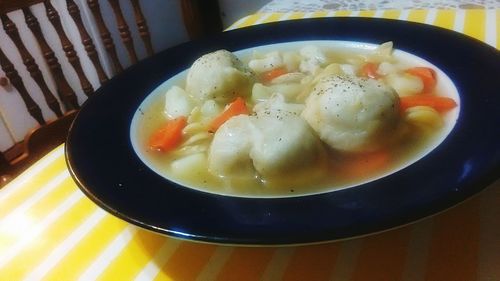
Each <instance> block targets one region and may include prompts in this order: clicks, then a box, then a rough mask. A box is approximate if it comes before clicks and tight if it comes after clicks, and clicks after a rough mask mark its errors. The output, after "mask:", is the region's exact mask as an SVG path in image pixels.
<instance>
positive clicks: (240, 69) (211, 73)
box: [186, 50, 254, 103]
mask: <svg viewBox="0 0 500 281" xmlns="http://www.w3.org/2000/svg"><path fill="white" fill-rule="evenodd" d="M253 81H254V74H253V72H252V71H251V70H250V69H249V68H247V67H245V66H244V64H243V63H242V62H241V61H240V60H239V59H238V58H237V57H236V56H235V55H234V54H233V53H231V52H229V51H226V50H219V51H215V52H213V53H209V54H206V55H204V56H202V57H200V58H199V59H197V60H196V61H195V62H194V63H193V65H192V66H191V68H190V69H189V72H188V74H187V78H186V91H187V92H188V93H189V94H190V95H192V96H193V97H194V98H197V99H199V100H202V101H203V100H208V99H214V100H216V101H217V102H220V103H227V102H229V101H232V100H234V99H235V98H236V97H238V96H242V97H244V96H247V95H248V94H249V93H250V91H251V88H252V84H253Z"/></svg>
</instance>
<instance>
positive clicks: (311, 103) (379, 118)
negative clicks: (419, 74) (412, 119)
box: [302, 75, 399, 152]
mask: <svg viewBox="0 0 500 281" xmlns="http://www.w3.org/2000/svg"><path fill="white" fill-rule="evenodd" d="M398 103H399V98H398V96H397V94H396V93H395V92H394V90H393V89H392V88H391V87H389V86H386V85H385V84H383V83H381V82H379V81H377V80H375V79H365V78H358V77H353V76H340V75H331V76H327V77H324V78H322V79H320V81H319V82H318V83H317V84H316V86H315V87H314V88H313V90H312V92H311V93H310V95H309V96H308V98H307V99H306V108H305V109H304V111H303V112H302V116H303V117H304V118H305V119H306V120H307V122H308V123H309V125H311V127H312V128H313V129H314V130H315V131H316V132H317V133H318V135H319V136H320V138H321V140H323V141H324V142H326V143H327V144H328V145H329V146H330V147H332V148H334V149H337V150H340V151H348V152H363V151H372V150H375V149H377V148H378V147H379V146H380V145H381V144H382V142H383V140H382V139H383V138H381V137H380V136H381V135H382V134H383V133H384V132H388V131H390V130H391V129H393V128H395V127H396V125H397V123H398V118H399V109H398V108H399V106H398Z"/></svg>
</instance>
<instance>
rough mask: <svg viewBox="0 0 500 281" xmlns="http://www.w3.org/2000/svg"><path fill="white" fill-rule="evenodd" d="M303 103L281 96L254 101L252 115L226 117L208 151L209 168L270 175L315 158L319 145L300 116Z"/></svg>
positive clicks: (227, 172) (222, 173) (223, 172)
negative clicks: (260, 101) (250, 169)
mask: <svg viewBox="0 0 500 281" xmlns="http://www.w3.org/2000/svg"><path fill="white" fill-rule="evenodd" d="M302 110H303V105H299V104H287V103H285V102H284V98H283V97H282V96H279V95H278V96H274V97H272V98H271V99H270V100H268V101H266V102H263V103H261V104H258V105H257V106H256V108H255V114H254V115H251V116H245V115H239V116H236V117H233V118H231V119H229V120H228V121H227V122H226V123H224V124H223V125H222V126H221V127H220V128H219V129H218V130H217V132H216V133H215V135H214V139H213V141H212V144H211V146H210V151H209V170H210V171H211V172H212V173H214V174H216V175H218V176H230V175H231V173H235V171H236V174H238V173H239V172H241V171H242V170H246V171H248V170H247V168H248V165H247V164H248V163H251V164H252V166H253V168H254V169H255V170H256V171H257V172H258V174H259V175H261V176H264V177H272V176H275V175H279V174H285V173H288V172H290V171H293V170H294V169H296V168H299V167H304V166H305V167H307V166H310V165H311V163H312V162H314V161H316V160H318V159H319V155H320V154H321V153H322V149H323V148H322V146H321V142H320V141H319V139H318V138H317V137H316V136H315V134H314V132H313V130H312V129H311V128H310V126H309V125H308V124H307V122H306V121H305V120H304V119H303V118H301V117H300V113H301V111H302Z"/></svg>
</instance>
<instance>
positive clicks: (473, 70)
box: [65, 18, 500, 245]
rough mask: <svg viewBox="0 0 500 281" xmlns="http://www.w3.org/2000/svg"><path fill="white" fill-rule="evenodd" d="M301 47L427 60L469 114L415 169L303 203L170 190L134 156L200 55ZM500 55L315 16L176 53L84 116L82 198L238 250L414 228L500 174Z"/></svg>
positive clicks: (413, 27)
mask: <svg viewBox="0 0 500 281" xmlns="http://www.w3.org/2000/svg"><path fill="white" fill-rule="evenodd" d="M304 40H343V41H358V42H366V43H375V44H380V43H383V42H386V41H393V42H394V43H395V46H396V48H398V49H401V50H403V51H406V52H409V53H411V54H414V55H417V56H419V57H422V58H424V59H426V60H428V61H430V62H431V63H433V64H434V65H436V66H437V67H439V68H440V69H441V70H443V71H444V72H445V73H446V74H447V75H448V76H449V77H450V78H451V79H452V81H453V82H454V83H455V86H456V87H457V89H458V91H459V95H460V100H461V108H460V114H459V118H458V121H457V124H456V126H455V127H454V129H453V130H452V132H451V133H450V135H449V136H448V137H447V138H446V139H445V140H444V142H443V143H442V144H441V145H439V146H438V147H437V148H436V149H434V150H433V151H432V152H431V153H429V154H427V155H426V156H425V157H424V158H422V159H420V160H419V161H417V162H416V163H414V164H412V165H410V166H408V167H406V168H404V169H402V170H400V171H398V172H396V173H394V174H392V175H390V176H387V177H384V178H381V179H378V180H375V181H372V182H369V183H366V184H363V185H359V186H355V187H351V188H347V189H343V190H339V191H333V192H329V193H322V194H317V195H309V196H302V197H289V198H272V199H271V198H267V199H266V198H262V199H259V198H241V197H232V196H218V195H214V194H210V193H206V192H201V191H196V190H193V189H190V188H185V187H182V186H179V185H177V184H175V183H172V182H169V181H167V180H166V179H165V178H163V177H161V176H159V175H157V174H156V173H155V172H153V171H152V170H151V169H149V168H148V167H147V166H146V165H145V164H144V163H143V162H142V161H141V160H140V159H139V158H138V157H137V156H136V154H135V152H134V151H133V148H132V144H131V141H130V138H129V129H130V123H131V119H132V116H133V114H134V113H135V111H136V110H137V108H138V106H139V104H140V103H141V102H142V101H143V100H144V98H145V97H146V96H147V95H148V94H149V93H151V92H152V91H153V90H154V89H155V88H156V87H157V86H158V85H160V84H161V83H162V82H164V81H165V80H167V79H168V78H170V77H171V76H173V75H175V74H177V73H178V72H180V71H181V70H184V69H186V68H188V67H189V66H190V64H191V63H192V62H193V61H194V59H196V58H197V57H199V56H200V55H202V54H204V53H207V52H210V51H213V50H216V49H220V48H225V49H228V50H230V51H237V50H241V49H245V48H250V47H255V46H260V45H267V44H272V43H281V42H289V41H304ZM498 73H500V54H499V52H498V50H496V49H495V48H492V47H490V46H488V45H486V44H484V43H482V42H480V41H478V40H475V39H473V38H471V37H468V36H465V35H462V34H459V33H456V32H452V31H449V30H445V29H441V28H438V27H433V26H429V25H424V24H418V23H412V22H405V21H397V20H386V19H370V18H319V19H318V18H317V19H305V20H293V21H284V22H278V23H271V24H264V25H256V26H253V27H249V28H242V29H237V30H233V31H228V32H224V33H221V34H218V35H216V36H213V37H210V38H207V39H203V40H199V41H192V42H188V43H185V44H181V45H179V46H176V47H173V48H170V49H167V50H165V51H163V52H161V53H159V54H157V55H155V56H153V57H151V58H148V59H146V60H144V61H142V62H140V63H138V64H136V65H134V66H132V67H130V68H129V69H128V70H126V71H124V72H123V73H121V74H120V75H118V76H116V77H115V78H113V79H112V80H111V81H109V82H108V83H106V84H105V85H103V86H102V87H101V88H100V89H99V90H98V91H96V93H95V94H94V95H93V96H92V97H90V98H89V99H88V100H87V101H86V102H85V104H84V105H83V106H82V108H81V110H80V112H79V113H78V115H77V117H76V118H75V121H74V123H73V124H72V126H71V128H70V133H69V135H68V139H67V142H66V148H65V152H66V162H67V165H68V168H69V170H70V173H71V175H72V177H73V178H74V180H75V182H76V183H77V185H78V186H79V188H80V189H81V190H82V191H83V192H84V193H85V194H86V195H87V196H88V197H89V198H90V199H91V200H93V201H94V202H95V203H96V204H97V205H99V206H100V207H102V208H103V209H105V210H107V211H108V212H110V213H111V214H113V215H115V216H117V217H119V218H121V219H124V220H126V221H128V222H131V223H133V224H135V225H138V226H141V227H143V228H146V229H149V230H152V231H155V232H158V233H162V234H166V235H169V236H172V237H177V238H182V239H188V240H195V241H203V242H211V243H222V244H233V245H289V244H304V243H317V242H324V241H332V240H337V239H345V238H350V237H356V236H360V235H366V234H370V233H375V232H380V231H383V230H386V229H390V228H394V227H397V226H401V225H405V224H408V223H410V222H413V221H416V220H418V219H421V218H424V217H427V216H429V215H432V214H435V213H437V212H439V211H442V210H444V209H447V208H449V207H451V206H453V205H455V204H457V203H459V202H462V201H463V200H465V199H467V198H469V197H470V196H472V195H474V194H476V193H478V192H479V191H481V190H482V189H484V188H485V187H486V186H487V185H488V184H490V183H491V182H493V181H494V180H495V179H497V178H498V177H499V175H500V146H499V143H498V140H500V128H499V126H498V124H500V111H499V110H498V106H499V105H500V94H499V90H498V89H500V80H499V79H498V77H497V75H498Z"/></svg>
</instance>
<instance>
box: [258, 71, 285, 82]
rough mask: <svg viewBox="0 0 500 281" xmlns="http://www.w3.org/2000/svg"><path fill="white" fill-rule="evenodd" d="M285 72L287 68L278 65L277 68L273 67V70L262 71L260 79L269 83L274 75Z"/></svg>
mask: <svg viewBox="0 0 500 281" xmlns="http://www.w3.org/2000/svg"><path fill="white" fill-rule="evenodd" d="M286 73H287V70H286V68H284V67H279V68H275V69H273V70H269V71H267V72H264V73H262V75H261V76H260V79H261V80H262V81H263V82H264V83H269V82H271V81H272V80H273V79H274V78H276V77H279V76H281V75H283V74H286Z"/></svg>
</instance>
